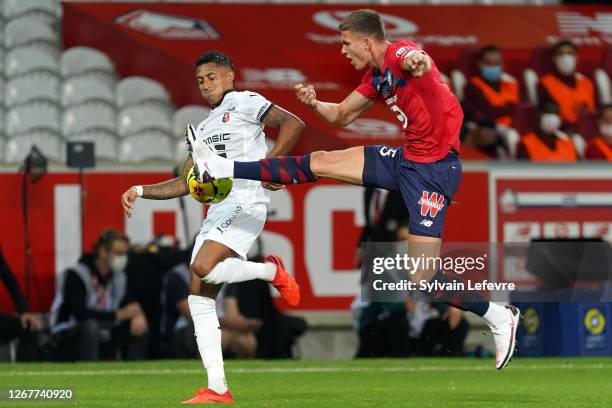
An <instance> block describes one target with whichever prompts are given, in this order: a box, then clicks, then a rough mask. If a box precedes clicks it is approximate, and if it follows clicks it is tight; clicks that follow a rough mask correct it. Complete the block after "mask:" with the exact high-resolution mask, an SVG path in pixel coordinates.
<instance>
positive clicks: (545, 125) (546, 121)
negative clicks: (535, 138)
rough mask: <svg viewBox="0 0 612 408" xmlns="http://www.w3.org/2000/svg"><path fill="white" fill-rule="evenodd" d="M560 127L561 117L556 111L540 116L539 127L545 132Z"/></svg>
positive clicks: (551, 131) (550, 131)
mask: <svg viewBox="0 0 612 408" xmlns="http://www.w3.org/2000/svg"><path fill="white" fill-rule="evenodd" d="M560 127H561V117H560V116H559V115H557V114H556V113H545V114H543V115H542V117H541V118H540V128H541V129H542V130H543V131H544V132H546V133H553V132H554V131H555V130H558V129H559V128H560Z"/></svg>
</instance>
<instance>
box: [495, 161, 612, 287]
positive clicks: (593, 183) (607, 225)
mask: <svg viewBox="0 0 612 408" xmlns="http://www.w3.org/2000/svg"><path fill="white" fill-rule="evenodd" d="M611 170H612V169H611V168H610V167H609V166H608V167H607V168H606V167H605V166H604V167H584V168H580V169H572V170H571V171H569V169H568V167H567V166H562V165H561V166H533V165H524V166H522V167H521V168H516V167H512V168H508V167H506V168H503V167H501V168H493V169H492V170H491V171H490V173H489V175H490V178H491V185H492V188H491V191H490V193H491V194H492V197H493V200H492V209H491V213H490V214H491V226H492V228H493V229H492V231H491V234H492V235H491V236H492V237H496V239H497V242H503V243H508V244H514V243H516V244H521V243H527V242H529V241H530V240H531V239H532V238H551V239H553V238H602V239H604V240H606V241H608V242H612V172H611ZM525 266H526V265H525V261H524V259H523V258H520V257H517V258H516V259H514V260H513V259H512V257H507V259H506V260H505V265H504V266H503V267H502V268H501V270H500V271H499V274H498V279H499V281H514V282H520V283H524V284H528V283H529V282H533V281H535V278H534V277H533V276H532V275H531V274H529V273H528V272H527V270H526V268H525Z"/></svg>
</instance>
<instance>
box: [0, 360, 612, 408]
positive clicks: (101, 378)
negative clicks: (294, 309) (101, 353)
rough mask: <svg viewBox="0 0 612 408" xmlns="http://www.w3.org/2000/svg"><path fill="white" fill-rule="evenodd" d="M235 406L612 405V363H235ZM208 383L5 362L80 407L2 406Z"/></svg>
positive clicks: (123, 370)
mask: <svg viewBox="0 0 612 408" xmlns="http://www.w3.org/2000/svg"><path fill="white" fill-rule="evenodd" d="M226 374H227V378H228V381H229V384H230V389H231V390H232V393H233V394H234V398H236V401H237V403H236V404H235V406H236V407H283V408H290V407H317V408H319V407H351V408H356V407H436V408H439V407H449V408H454V407H487V408H490V407H529V408H532V407H554V408H558V407H572V408H576V407H588V408H591V407H612V359H609V358H576V359H559V358H555V359H528V358H522V359H521V358H517V359H515V360H514V361H512V362H511V363H510V365H509V366H508V367H507V368H506V369H504V370H502V371H498V370H496V369H495V368H494V362H493V360H472V359H407V360H358V361H229V362H227V363H226ZM203 384H205V374H204V371H203V369H202V366H201V363H200V362H199V361H196V360H193V361H151V362H143V363H92V364H83V363H78V364H77V363H73V364H70V363H68V364H50V363H47V364H0V389H2V390H3V392H4V393H5V394H6V389H7V388H54V389H57V388H71V389H73V390H74V393H75V399H74V401H72V402H66V401H64V402H47V401H44V402H43V401H36V402H30V401H21V402H7V401H6V400H4V401H2V402H0V408H2V407H4V406H15V407H19V408H28V407H37V408H40V407H46V406H49V407H74V408H76V407H100V408H102V407H103V408H113V407H130V408H132V407H134V408H141V407H142V408H155V407H173V406H179V405H178V404H179V402H180V401H182V400H184V399H187V398H189V397H190V395H191V391H192V390H194V389H196V388H199V387H200V386H202V385H203Z"/></svg>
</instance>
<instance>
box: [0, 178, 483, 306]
mask: <svg viewBox="0 0 612 408" xmlns="http://www.w3.org/2000/svg"><path fill="white" fill-rule="evenodd" d="M169 177H171V174H170V173H169V172H165V171H160V170H157V171H155V170H153V171H151V170H149V171H145V172H134V171H133V170H132V171H127V170H116V171H112V172H109V171H103V170H99V171H97V172H93V173H87V174H85V189H86V197H85V202H84V225H83V228H81V225H80V217H79V197H80V187H79V184H78V175H77V174H76V173H68V172H59V173H51V174H48V175H46V176H44V177H43V179H42V180H41V181H39V182H38V183H36V184H35V185H33V186H32V187H31V190H30V209H29V215H30V228H29V232H30V236H31V247H32V260H33V268H32V276H33V277H35V278H36V279H33V280H31V281H30V287H31V291H30V295H31V296H30V303H31V305H32V307H33V308H34V309H35V310H43V311H46V310H48V307H49V305H50V303H51V301H52V298H53V295H54V293H55V280H56V274H57V273H59V272H61V271H62V270H63V269H64V268H66V267H68V266H70V265H72V264H73V263H74V262H75V261H76V260H77V258H78V256H79V254H80V253H81V235H82V236H83V238H84V248H85V250H90V249H91V245H92V243H93V242H94V241H95V240H96V238H97V236H98V234H99V233H100V231H102V230H103V229H105V228H108V227H114V228H117V229H119V230H121V231H125V232H126V233H127V234H128V236H129V237H130V238H131V239H132V241H133V242H135V243H146V242H149V241H150V240H151V239H152V238H153V237H154V236H155V234H161V233H163V234H167V235H172V236H175V237H177V238H178V239H180V240H181V241H183V243H184V241H185V239H184V237H185V236H186V235H187V236H189V237H191V236H193V235H195V234H196V233H197V231H198V230H199V228H200V226H201V223H202V220H203V217H204V209H203V206H202V205H201V204H199V203H197V202H196V201H195V200H193V199H191V198H189V197H186V198H185V204H186V205H185V208H186V214H187V217H188V229H189V231H187V234H185V231H184V227H183V221H182V214H181V212H180V205H179V202H178V200H167V201H155V200H139V201H138V202H137V205H136V208H135V211H134V214H133V217H132V218H130V219H127V218H126V217H125V216H124V215H123V211H122V209H121V205H120V200H119V198H120V195H121V193H123V191H125V189H127V188H129V187H130V186H131V185H135V184H146V183H155V182H159V181H162V180H165V179H167V178H169ZM486 180H487V178H486V173H485V172H467V173H465V174H464V182H463V185H462V186H461V188H460V190H459V193H458V194H457V198H456V200H457V201H458V202H460V205H456V206H453V207H452V208H451V209H450V210H449V212H448V223H447V225H446V229H445V237H447V239H449V240H454V241H462V242H465V241H475V242H479V241H486V240H487V227H488V225H487V222H486V220H487V217H486V211H487V200H486V197H487V192H486V191H487V182H486ZM21 183H22V176H21V175H17V174H9V173H0V184H1V185H2V186H3V187H2V188H3V194H1V195H0V225H2V230H1V231H2V232H1V233H0V245H1V246H2V250H3V252H4V254H5V256H6V257H7V261H8V263H9V265H10V266H11V268H12V269H13V270H14V271H15V272H16V274H17V276H18V280H19V282H20V283H21V286H22V288H25V286H26V285H25V281H24V259H25V252H24V227H23V214H22V199H21V197H22V196H21ZM362 206H363V189H362V188H361V187H356V186H348V185H341V184H338V183H331V182H324V181H323V182H317V183H315V184H304V185H297V186H291V187H289V188H287V189H285V190H282V191H279V192H275V193H273V194H272V203H271V205H270V207H269V216H268V222H267V224H266V228H265V232H264V235H263V239H264V251H269V252H278V253H280V254H281V255H282V256H283V257H284V258H285V260H286V264H287V266H288V268H289V269H290V270H292V271H294V273H295V276H296V278H297V280H298V282H299V283H300V285H301V287H302V291H303V300H302V304H301V305H300V309H304V310H346V309H348V306H349V305H350V302H351V301H352V299H353V297H354V296H355V295H356V294H357V291H358V278H359V276H358V271H357V270H356V269H355V268H354V259H355V247H356V245H357V242H358V238H359V235H360V233H361V226H362V225H363V217H364V216H363V208H362ZM465 219H478V222H477V223H475V225H473V226H471V227H470V228H466V227H465V224H464V221H463V220H465ZM9 303H10V302H9V301H8V296H7V294H6V292H5V291H4V288H3V285H0V308H1V309H3V310H11V308H12V306H10V305H9Z"/></svg>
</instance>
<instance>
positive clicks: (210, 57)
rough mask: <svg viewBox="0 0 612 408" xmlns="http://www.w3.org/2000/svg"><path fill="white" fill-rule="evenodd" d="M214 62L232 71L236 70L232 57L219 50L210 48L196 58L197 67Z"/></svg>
mask: <svg viewBox="0 0 612 408" xmlns="http://www.w3.org/2000/svg"><path fill="white" fill-rule="evenodd" d="M211 62H212V63H213V64H217V65H221V66H226V67H228V68H229V69H231V70H232V71H233V70H234V63H233V62H232V58H231V57H230V56H229V55H227V54H224V53H222V52H221V51H219V50H209V51H206V52H205V53H204V54H202V55H200V56H199V57H198V59H197V60H196V64H195V65H196V68H197V67H199V66H200V65H203V64H208V63H211Z"/></svg>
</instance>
